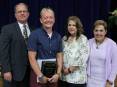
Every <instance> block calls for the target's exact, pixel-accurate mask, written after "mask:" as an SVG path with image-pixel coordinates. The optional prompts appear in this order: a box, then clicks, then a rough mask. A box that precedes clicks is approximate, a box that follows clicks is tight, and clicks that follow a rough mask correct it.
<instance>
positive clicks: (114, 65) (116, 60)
mask: <svg viewBox="0 0 117 87" xmlns="http://www.w3.org/2000/svg"><path fill="white" fill-rule="evenodd" d="M111 47H112V48H111V72H110V75H109V78H108V80H109V81H111V82H114V80H115V78H116V75H117V45H116V44H113V45H112V46H111Z"/></svg>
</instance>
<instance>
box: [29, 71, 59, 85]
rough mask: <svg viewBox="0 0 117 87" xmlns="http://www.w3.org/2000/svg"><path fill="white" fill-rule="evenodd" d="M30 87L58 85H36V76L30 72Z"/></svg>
mask: <svg viewBox="0 0 117 87" xmlns="http://www.w3.org/2000/svg"><path fill="white" fill-rule="evenodd" d="M30 87H58V83H49V82H48V83H46V84H39V83H37V76H36V75H35V73H34V72H33V70H31V76H30Z"/></svg>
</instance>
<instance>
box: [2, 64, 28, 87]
mask: <svg viewBox="0 0 117 87" xmlns="http://www.w3.org/2000/svg"><path fill="white" fill-rule="evenodd" d="M29 77H30V66H28V67H27V70H26V73H25V76H24V79H23V80H22V81H15V80H12V81H11V82H9V81H6V80H4V83H3V85H4V86H3V87H29V80H30V78H29Z"/></svg>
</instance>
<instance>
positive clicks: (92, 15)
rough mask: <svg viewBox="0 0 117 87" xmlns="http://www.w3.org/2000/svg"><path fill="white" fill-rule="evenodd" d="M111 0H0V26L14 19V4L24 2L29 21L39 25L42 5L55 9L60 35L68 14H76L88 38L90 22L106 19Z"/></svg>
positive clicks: (56, 26) (63, 31)
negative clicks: (28, 12)
mask: <svg viewBox="0 0 117 87" xmlns="http://www.w3.org/2000/svg"><path fill="white" fill-rule="evenodd" d="M110 1H111V0H0V27H2V26H3V25H5V24H8V23H12V22H14V21H15V18H14V5H15V4H17V3H18V2H25V3H26V4H28V6H29V10H30V18H29V23H30V24H32V26H34V27H39V26H40V22H39V13H40V10H41V9H42V8H43V7H51V8H52V9H53V10H54V11H55V16H56V23H55V26H54V27H55V29H56V31H58V32H59V33H60V34H61V35H62V36H63V35H64V34H65V29H66V28H65V26H66V20H67V18H68V17H69V16H72V15H75V16H78V17H79V18H80V19H81V21H82V23H83V25H84V30H85V34H86V35H87V37H88V38H91V37H92V24H93V22H94V21H95V20H97V19H103V20H107V18H108V12H109V10H110Z"/></svg>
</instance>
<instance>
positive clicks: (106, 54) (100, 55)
mask: <svg viewBox="0 0 117 87" xmlns="http://www.w3.org/2000/svg"><path fill="white" fill-rule="evenodd" d="M93 33H94V38H92V39H90V40H89V46H90V55H89V61H88V69H87V72H88V83H87V87H113V86H114V85H113V82H114V80H115V77H116V74H117V45H116V43H115V42H114V41H113V40H111V39H110V38H108V37H106V34H107V23H106V22H105V21H103V20H97V21H96V22H95V23H94V28H93Z"/></svg>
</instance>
